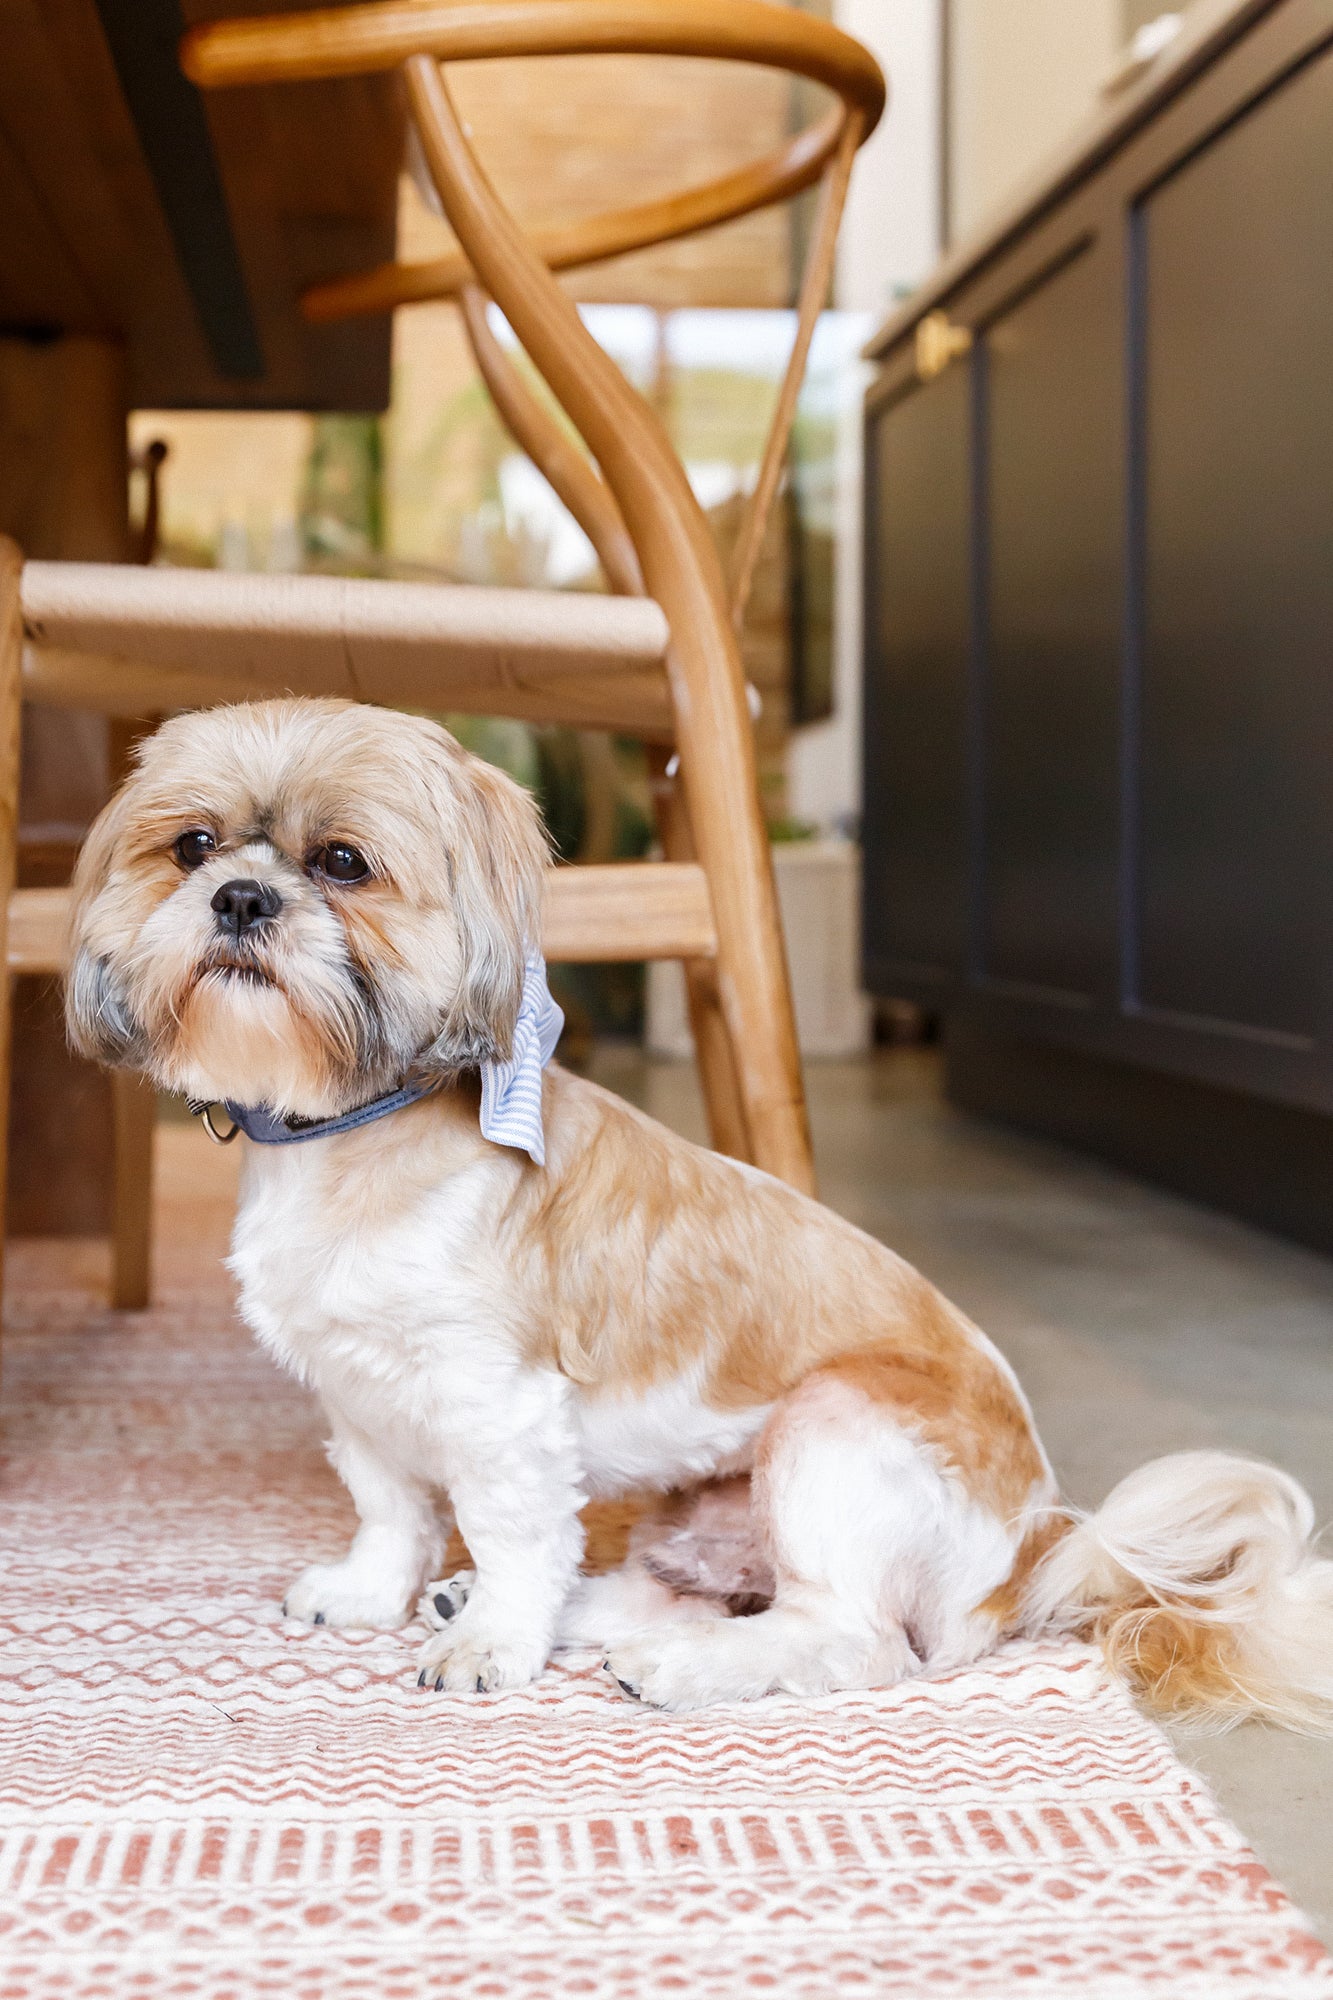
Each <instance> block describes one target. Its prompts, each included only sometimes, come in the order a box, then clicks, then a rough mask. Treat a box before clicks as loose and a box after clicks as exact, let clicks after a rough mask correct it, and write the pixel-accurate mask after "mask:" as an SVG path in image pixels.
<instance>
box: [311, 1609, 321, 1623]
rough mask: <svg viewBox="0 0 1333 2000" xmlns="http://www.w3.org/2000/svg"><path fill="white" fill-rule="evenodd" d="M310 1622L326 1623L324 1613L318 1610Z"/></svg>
mask: <svg viewBox="0 0 1333 2000" xmlns="http://www.w3.org/2000/svg"><path fill="white" fill-rule="evenodd" d="M310 1622H311V1624H312V1625H322V1624H323V1623H324V1613H323V1612H322V1611H317V1612H316V1613H315V1615H314V1617H313V1618H312V1619H311V1621H310Z"/></svg>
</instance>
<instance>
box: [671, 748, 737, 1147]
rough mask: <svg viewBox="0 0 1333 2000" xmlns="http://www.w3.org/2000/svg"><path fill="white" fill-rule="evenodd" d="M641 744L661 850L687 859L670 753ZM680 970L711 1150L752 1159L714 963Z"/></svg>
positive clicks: (688, 964)
mask: <svg viewBox="0 0 1333 2000" xmlns="http://www.w3.org/2000/svg"><path fill="white" fill-rule="evenodd" d="M645 749H646V751H647V756H648V779H649V785H650V788H651V791H652V795H653V813H654V817H655V818H656V820H657V834H658V838H659V840H660V841H661V843H662V852H663V853H664V854H665V856H666V858H667V860H668V861H693V860H694V859H695V852H694V838H693V835H692V834H691V832H690V823H689V819H688V817H687V816H686V812H685V801H684V800H683V799H682V797H681V795H680V790H679V787H678V786H677V785H676V783H675V781H674V779H672V778H669V777H668V776H667V763H668V760H669V754H670V753H669V752H668V751H666V750H665V749H663V748H661V747H660V746H659V745H658V744H655V743H652V744H647V745H645ZM681 971H682V972H683V973H684V975H685V1003H686V1006H687V1008H688V1011H689V1017H690V1033H691V1035H692V1036H693V1038H694V1058H695V1062H696V1063H697V1065H698V1069H699V1082H700V1084H701V1086H702V1088H703V1097H704V1109H705V1111H706V1112H707V1114H708V1133H709V1137H710V1138H711V1140H712V1142H713V1150H714V1152H717V1153H728V1154H730V1155H731V1157H732V1159H735V1160H753V1158H754V1154H753V1152H752V1151H751V1146H750V1132H749V1127H748V1125H747V1124H746V1119H745V1102H744V1099H743V1098H742V1096H741V1086H740V1078H739V1076H738V1074H737V1069H736V1058H735V1054H734V1052H733V1050H732V1046H731V1037H730V1035H729V1034H728V1032H727V1023H726V1018H725V1016H724V1014H723V1012H722V996H721V994H720V993H719V991H718V984H717V968H716V967H715V966H714V964H713V962H712V960H711V959H707V958H687V959H684V960H683V961H682V962H681Z"/></svg>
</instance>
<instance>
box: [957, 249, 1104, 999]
mask: <svg viewBox="0 0 1333 2000" xmlns="http://www.w3.org/2000/svg"><path fill="white" fill-rule="evenodd" d="M1117 304H1118V288H1117V285H1116V283H1115V274H1114V272H1113V271H1111V270H1109V269H1108V259H1107V258H1106V256H1105V254H1104V252H1103V251H1099V250H1098V249H1095V248H1092V247H1089V246H1084V247H1083V248H1081V249H1080V250H1078V251H1077V252H1076V253H1075V255H1074V256H1073V257H1072V258H1071V260H1070V261H1069V262H1068V263H1066V264H1064V265H1062V266H1060V267H1059V268H1058V269H1057V270H1056V271H1055V272H1054V273H1053V274H1051V275H1050V276H1048V277H1046V278H1044V279H1043V280H1042V281H1041V282H1039V283H1038V284H1037V285H1036V286H1035V287H1034V288H1033V289H1032V290H1030V291H1028V292H1027V293H1025V294H1024V295H1023V297H1021V298H1020V299H1019V300H1018V301H1017V302H1016V303H1015V304H1013V305H1011V306H1009V307H1007V308H1006V309H1005V310H1003V311H1001V312H1000V314H999V315H998V317H997V318H996V319H995V320H994V321H993V322H992V323H991V324H990V325H989V326H988V327H987V328H986V329H985V332H984V334H983V336H982V340H981V344H980V346H979V348H978V350H977V352H976V356H975V360H974V364H973V365H974V369H975V371H976V373H977V376H978V389H979V395H980V400H981V415H982V421H981V423H980V425H979V427H978V447H977V448H978V456H979V460H980V465H979V472H980V477H981V485H982V491H983V493H984V496H985V504H984V506H983V508H982V510H981V514H980V518H979V523H978V535H979V546H978V550H977V556H978V568H979V570H980V573H981V594H980V605H979V614H980V615H979V619H978V624H979V631H978V634H977V645H978V653H979V657H980V675H979V688H978V696H977V705H978V717H977V719H978V731H977V734H978V737H979V741H980V745H981V750H980V757H981V770H980V773H979V781H980V786H981V793H982V811H981V825H980V833H979V846H980V853H979V864H980V909H979V913H978V921H979V925H980V929H981V936H980V939H979V970H980V973H981V975H982V977H983V978H984V979H985V980H987V981H989V982H992V983H997V984H1007V985H1009V986H1011V987H1013V988H1015V989H1022V990H1027V989H1030V990H1032V991H1033V992H1036V993H1045V994H1047V995H1049V996H1050V997H1051V998H1053V999H1057V1000H1064V1001H1068V1002H1089V1001H1091V1000H1092V999H1094V998H1095V997H1096V996H1097V995H1099V994H1101V995H1104V994H1108V993H1110V992H1111V991H1113V989H1114V984H1115V976H1116V951H1115V926H1116V886H1115V882H1116V841H1117V833H1118V824H1119V806H1118V798H1117V778H1116V774H1117V769H1118V762H1119V758H1118V748H1119V746H1118V740H1117V729H1118V716H1119V689H1118V674H1119V652H1120V645H1119V640H1120V620H1119V614H1120V603H1119V569H1120V544H1121V506H1122V483H1121V481H1122V474H1121V466H1120V463H1119V451H1118V443H1119V438H1120V435H1121V400H1122V398H1121V382H1120V343H1119V340H1118V338H1117V328H1116V311H1117Z"/></svg>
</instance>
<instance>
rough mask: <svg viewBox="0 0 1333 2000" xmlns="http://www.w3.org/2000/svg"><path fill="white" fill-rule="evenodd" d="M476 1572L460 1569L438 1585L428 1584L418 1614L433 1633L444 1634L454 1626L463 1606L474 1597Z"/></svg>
mask: <svg viewBox="0 0 1333 2000" xmlns="http://www.w3.org/2000/svg"><path fill="white" fill-rule="evenodd" d="M476 1581H477V1577H476V1572H475V1571H474V1570H470V1569H460V1570H459V1571H458V1572H457V1573H456V1574H455V1575H454V1576H447V1577H441V1578H440V1580H439V1581H438V1582H436V1583H428V1584H427V1585H426V1588H425V1592H424V1594H423V1595H422V1598H421V1602H420V1603H419V1604H418V1606H417V1612H418V1614H419V1615H420V1616H421V1617H422V1618H424V1619H425V1621H426V1623H427V1624H428V1625H429V1626H430V1627H431V1629H432V1631H435V1632H442V1631H443V1630H444V1628H445V1626H446V1625H449V1624H452V1622H453V1620H454V1619H455V1618H457V1616H458V1614H459V1612H460V1611H461V1610H462V1609H463V1606H464V1605H465V1604H466V1603H467V1601H468V1599H469V1597H471V1595H472V1586H473V1585H474V1584H475V1583H476Z"/></svg>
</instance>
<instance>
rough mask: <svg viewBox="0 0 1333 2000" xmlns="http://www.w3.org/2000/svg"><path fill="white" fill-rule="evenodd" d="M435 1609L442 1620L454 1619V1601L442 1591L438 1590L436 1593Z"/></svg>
mask: <svg viewBox="0 0 1333 2000" xmlns="http://www.w3.org/2000/svg"><path fill="white" fill-rule="evenodd" d="M435 1609H436V1610H437V1611H438V1612H439V1614H440V1616H441V1618H444V1619H449V1618H452V1617H453V1615H454V1601H453V1599H452V1598H451V1597H446V1596H445V1594H444V1592H443V1591H442V1590H437V1591H436V1593H435Z"/></svg>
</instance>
